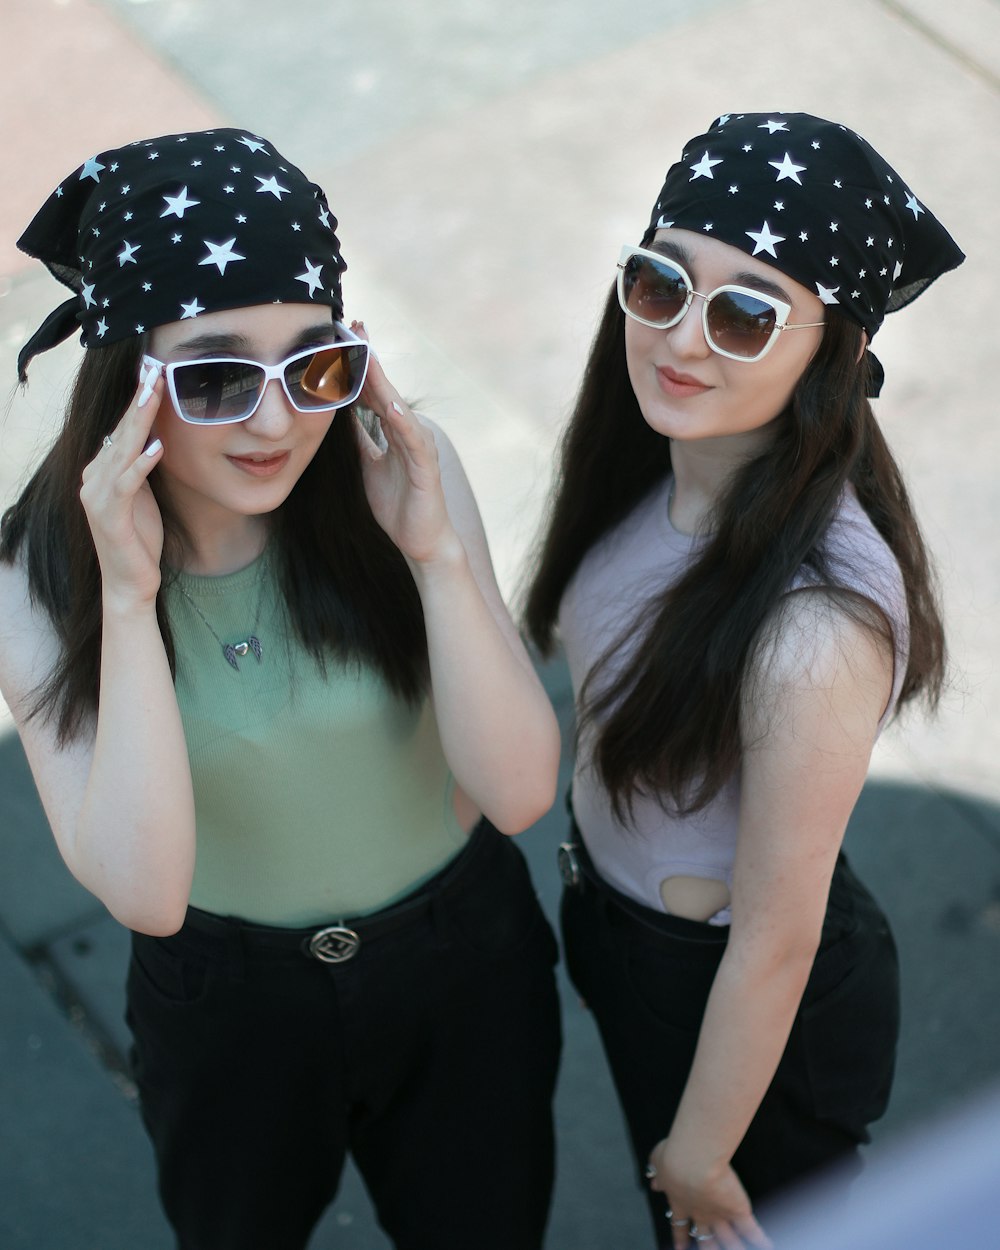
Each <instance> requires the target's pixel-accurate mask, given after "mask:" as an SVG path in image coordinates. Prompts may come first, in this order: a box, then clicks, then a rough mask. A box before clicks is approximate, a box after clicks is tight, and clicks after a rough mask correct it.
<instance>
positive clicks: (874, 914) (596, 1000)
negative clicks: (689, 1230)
mask: <svg viewBox="0 0 1000 1250" xmlns="http://www.w3.org/2000/svg"><path fill="white" fill-rule="evenodd" d="M574 841H575V842H576V843H577V844H579V842H580V836H579V833H578V832H576V831H574ZM577 855H578V857H580V859H581V863H582V864H583V866H584V868H585V871H584V873H583V876H582V879H581V883H580V885H578V886H575V887H573V886H570V887H567V888H566V889H565V891H564V893H563V900H562V931H563V940H564V949H565V956H566V964H567V969H568V971H569V975H570V978H571V979H572V981H573V984H574V985H575V987H576V989H577V990H578V992H579V993H580V995H581V997H582V998H583V999H584V1001H585V1002H586V1004H587V1006H588V1007H589V1008H590V1009H591V1011H592V1013H593V1015H594V1018H595V1020H596V1022H597V1026H598V1029H599V1030H600V1034H601V1039H602V1041H603V1044H604V1050H605V1053H606V1055H607V1059H608V1063H609V1066H610V1068H611V1072H612V1076H613V1078H614V1082H615V1086H616V1089H617V1091H618V1096H619V1099H620V1101H621V1104H622V1108H623V1110H624V1112H625V1118H626V1120H627V1122H628V1127H629V1132H630V1135H631V1139H632V1147H633V1150H634V1152H635V1160H636V1167H637V1170H638V1175H639V1183H640V1185H641V1186H642V1188H643V1190H644V1192H645V1193H646V1194H647V1196H648V1199H649V1206H650V1211H651V1214H652V1217H653V1224H654V1228H655V1230H656V1245H657V1246H660V1247H670V1246H671V1245H672V1242H671V1237H670V1231H669V1226H668V1224H667V1220H666V1219H665V1218H664V1211H665V1209H666V1202H665V1201H664V1198H663V1195H662V1194H656V1193H653V1192H652V1191H651V1190H650V1189H649V1185H648V1182H647V1181H646V1180H645V1179H644V1177H643V1171H644V1169H645V1166H646V1163H647V1161H648V1158H649V1152H650V1151H651V1149H652V1148H653V1146H655V1145H656V1143H657V1142H659V1141H661V1140H662V1139H663V1138H664V1137H666V1136H667V1134H668V1132H669V1131H670V1126H671V1124H672V1123H673V1118H674V1114H675V1112H676V1110H677V1105H678V1103H679V1101H680V1097H681V1094H682V1093H683V1091H684V1085H685V1082H686V1081H687V1077H688V1073H689V1071H690V1068H691V1063H692V1060H693V1058H694V1052H695V1047H696V1045H697V1041H698V1031H699V1029H700V1027H701V1020H702V1016H703V1014H704V1010H705V1005H706V1002H707V1000H708V995H709V992H710V990H711V988H712V982H713V979H714V977H715V973H716V970H717V968H718V966H719V962H720V960H721V959H722V956H723V953H724V952H725V948H726V942H727V941H728V937H729V929H728V926H719V925H710V924H703V923H700V922H697V921H691V920H685V919H683V918H682V917H678V916H668V915H664V914H663V913H661V912H655V911H653V910H651V909H648V908H645V907H643V906H641V905H640V904H638V903H634V902H632V901H631V900H630V899H626V898H625V897H624V896H622V895H620V894H618V893H617V891H615V890H613V889H612V888H611V887H610V886H608V885H607V884H606V883H603V882H602V883H601V884H600V885H597V884H595V881H599V878H597V874H596V871H595V869H594V868H593V865H592V864H591V863H590V861H589V858H588V857H587V855H586V852H585V851H584V850H583V848H582V846H581V847H579V848H578V850H577ZM898 1032H899V976H898V965H897V959H896V947H895V943H894V941H893V938H892V934H891V933H890V931H889V926H888V923H887V921H886V919H885V916H884V915H883V913H882V912H881V910H880V909H879V907H878V905H877V904H876V902H875V901H874V899H873V898H872V896H871V895H870V894H869V893H868V891H867V890H866V889H865V887H864V886H863V885H862V884H861V882H860V881H859V880H858V878H857V877H856V876H855V875H854V873H853V872H852V870H851V868H850V867H849V865H848V863H847V860H846V858H845V857H844V856H843V855H841V856H840V858H839V860H838V862H837V866H836V869H835V871H834V876H833V881H832V884H831V889H830V900H829V904H828V906H827V913H826V918H825V922H824V926H823V937H822V942H821V945H820V949H819V952H818V953H817V956H816V960H815V963H814V965H813V970H812V973H811V975H810V978H809V982H808V984H807V987H806V990H805V993H804V995H803V999H802V1004H801V1006H800V1008H799V1011H798V1013H797V1015H796V1017H795V1022H794V1024H793V1026H792V1031H791V1035H790V1037H789V1040H788V1044H787V1046H786V1048H785V1053H784V1055H783V1057H782V1059H781V1063H780V1064H779V1067H778V1070H777V1072H776V1074H775V1077H774V1079H773V1081H772V1082H771V1085H770V1088H769V1089H768V1091H767V1093H766V1095H765V1096H764V1100H763V1102H762V1103H761V1106H760V1108H759V1110H758V1112H757V1114H756V1116H755V1117H754V1119H753V1121H752V1123H751V1125H750V1127H749V1129H748V1130H747V1134H746V1136H745V1137H744V1139H743V1142H742V1143H741V1145H740V1147H739V1149H738V1150H737V1152H736V1154H735V1156H734V1158H733V1167H734V1168H735V1170H736V1173H737V1175H738V1176H739V1177H740V1180H741V1181H742V1183H743V1185H744V1186H745V1188H746V1189H747V1191H748V1193H749V1195H750V1198H751V1200H752V1201H753V1202H754V1204H755V1205H756V1204H757V1203H759V1202H760V1200H761V1199H765V1198H769V1197H773V1196H774V1195H775V1194H776V1193H778V1192H779V1191H780V1190H782V1189H784V1188H786V1187H787V1186H789V1185H791V1184H793V1183H796V1182H798V1181H800V1180H803V1179H804V1178H805V1177H806V1176H808V1175H809V1174H810V1173H812V1172H815V1171H817V1170H819V1169H820V1168H823V1167H825V1166H827V1165H829V1164H832V1163H834V1162H838V1163H840V1164H842V1165H844V1166H845V1170H846V1171H847V1172H850V1170H851V1165H852V1162H853V1163H855V1164H856V1165H857V1166H860V1162H859V1156H858V1146H859V1145H860V1144H861V1143H863V1142H866V1141H868V1140H869V1135H868V1131H867V1125H868V1124H870V1123H871V1122H872V1121H873V1120H876V1119H878V1117H879V1116H880V1115H881V1114H882V1113H883V1112H884V1110H885V1108H886V1105H887V1103H888V1098H889V1091H890V1088H891V1085H892V1075H893V1068H894V1064H895V1053H896V1040H897V1036H898Z"/></svg>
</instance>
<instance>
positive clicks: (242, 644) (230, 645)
mask: <svg viewBox="0 0 1000 1250" xmlns="http://www.w3.org/2000/svg"><path fill="white" fill-rule="evenodd" d="M259 580H260V583H261V593H260V594H259V595H258V596H257V613H256V615H257V618H258V620H259V619H260V607H261V599H262V597H263V593H264V587H263V578H261V579H259ZM174 585H175V586H176V587H177V589H178V590H179V591H180V592H181V594H182V595H183V596H184V598H185V599H186V600H187V601H188V603H190V605H191V606H192V608H194V610H195V611H196V612H197V613H198V615H199V616H200V617H201V619H202V620H203V621H204V623H205V625H206V627H207V628H208V632H209V633H210V634H211V635H212V637H213V638H214V639H215V641H216V642H217V643H218V644H219V646H220V647H221V648H222V654H223V656H224V657H225V660H226V663H227V664H230V665H232V667H233V668H235V669H236V671H237V672H239V671H240V666H239V663H238V662H237V656H239V657H240V659H242V658H243V657H244V656H246V655H249V654H250V652H251V651H252V652H253V653H254V655H255V656H256V657H257V663H258V664H259V663H260V662H261V658H262V657H263V655H264V648H263V646H262V645H261V641H260V639H259V638H258V637H257V635H256V634H248V635H247V636H246V638H243V639H241V640H240V641H239V642H223V641H222V639H221V638H220V637H219V635H218V634H217V633H216V632H215V630H214V629H213V628H212V623H211V621H209V619H208V617H207V616H206V615H205V613H204V612H202V610H201V608H199V607H198V605H197V604H196V603H195V601H194V600H193V599H192V598H191V596H190V595H189V594H188V592H187V591H186V590H185V589H184V587H183V586H182V585H181V584H180V582H175V583H174ZM254 628H256V626H255V627H254Z"/></svg>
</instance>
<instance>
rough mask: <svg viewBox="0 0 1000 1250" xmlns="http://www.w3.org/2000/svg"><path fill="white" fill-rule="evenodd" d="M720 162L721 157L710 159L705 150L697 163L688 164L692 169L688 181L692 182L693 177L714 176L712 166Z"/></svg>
mask: <svg viewBox="0 0 1000 1250" xmlns="http://www.w3.org/2000/svg"><path fill="white" fill-rule="evenodd" d="M721 164H722V160H721V158H717V159H716V160H712V158H711V157H710V156H709V154H708V153H707V152H706V153H705V155H704V156H703V157H702V158H701V160H700V161H699V162H698V163H697V165H692V166H690V168H691V169H692V170H693V173H692V175H691V178H690V179H689V181H690V182H694V180H695V178H714V177H715V174H713V173H712V166H713V165H721Z"/></svg>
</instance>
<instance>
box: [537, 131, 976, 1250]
mask: <svg viewBox="0 0 1000 1250" xmlns="http://www.w3.org/2000/svg"><path fill="white" fill-rule="evenodd" d="M962 259H963V256H962V253H961V251H960V250H959V249H958V247H957V246H956V245H955V243H954V241H953V240H952V239H951V237H950V236H949V235H948V233H947V232H946V231H945V230H944V228H943V227H942V226H941V225H940V223H939V222H938V221H937V220H936V218H935V217H934V216H933V215H932V214H931V212H930V211H929V210H928V209H927V208H926V207H925V206H924V205H923V203H922V202H920V201H919V200H918V199H917V198H916V197H915V196H914V195H913V193H912V192H911V191H910V190H909V187H908V186H907V185H906V184H904V183H903V181H902V179H901V178H900V177H899V175H898V174H896V173H895V171H894V170H892V169H891V168H890V166H889V165H888V164H887V163H886V162H885V161H884V160H883V159H882V158H881V157H880V156H879V155H878V154H877V153H876V152H875V151H874V150H873V149H872V148H871V147H870V146H869V145H868V144H867V143H866V142H865V141H864V140H863V139H861V138H860V136H858V135H857V134H855V133H853V132H851V131H849V130H847V129H846V128H845V127H842V126H838V125H836V124H834V123H831V122H827V121H823V120H821V119H819V118H815V117H811V116H808V115H806V114H782V113H775V114H738V115H727V116H724V117H721V118H719V119H718V120H717V121H716V122H715V123H713V125H712V126H711V127H710V128H709V130H708V131H707V132H706V133H705V134H703V135H700V136H697V137H696V138H694V139H692V140H691V142H690V143H689V144H688V145H687V146H686V148H685V150H684V152H683V154H682V156H681V158H680V160H679V161H678V162H677V163H676V164H675V165H673V166H672V167H671V169H670V170H669V172H668V174H667V177H666V182H665V184H664V186H663V189H662V190H661V192H660V195H659V197H658V199H657V202H656V205H655V207H654V209H653V212H652V216H651V219H650V222H649V226H648V229H647V230H646V233H645V234H644V235H643V237H642V239H641V242H640V244H639V246H631V245H629V246H626V247H624V248H623V249H622V253H621V257H620V260H619V266H618V282H617V289H616V290H615V291H613V292H612V293H611V296H610V298H609V300H608V303H607V306H606V308H605V312H604V316H603V319H602V321H601V323H600V326H599V329H598V332H597V336H596V338H595V341H594V345H593V348H592V351H591V356H590V360H589V363H588V366H587V371H586V374H585V377H584V381H583V386H582V389H581V393H580V397H579V400H578V402H577V406H576V410H575V413H574V415H573V418H572V420H571V423H570V426H569V429H568V431H567V433H566V436H565V442H564V448H563V458H562V468H561V476H560V480H559V484H558V488H557V491H556V495H555V499H554V503H553V507H552V513H551V517H550V521H549V526H548V531H547V534H546V536H545V540H544V544H543V547H542V551H541V556H540V564H539V567H538V569H537V571H536V574H535V578H534V582H533V585H532V587H531V591H530V595H529V600H528V607H527V621H528V626H529V630H530V632H531V634H532V635H533V637H534V639H535V641H536V642H537V643H538V644H539V646H540V647H541V648H542V650H543V651H548V650H550V649H551V648H552V646H553V645H554V641H555V638H556V635H557V633H558V635H559V636H560V637H561V639H562V641H563V643H564V645H565V648H566V654H567V658H568V661H569V665H570V670H571V674H572V677H573V683H574V689H575V693H576V697H577V711H578V742H577V765H576V772H575V776H574V781H573V795H572V797H573V808H574V817H575V819H574V822H573V826H572V833H571V837H570V839H569V841H568V843H567V844H566V845H565V846H564V848H563V849H562V856H563V868H564V876H565V877H566V879H567V889H566V892H565V894H564V901H563V917H562V919H563V931H564V939H565V945H566V954H567V962H568V966H569V971H570V974H571V976H572V978H573V980H574V983H575V985H576V987H577V988H578V990H579V991H580V994H581V996H582V998H583V999H584V1000H585V1001H586V1002H587V1004H588V1005H589V1007H590V1008H591V1009H592V1011H593V1013H594V1016H595V1019H596V1022H597V1024H598V1027H599V1029H600V1031H601V1036H602V1041H603V1043H604V1046H605V1050H606V1053H607V1056H608V1061H609V1063H610V1066H611V1069H612V1073H613V1075H614V1079H615V1083H616V1087H617V1090H618V1093H619V1096H620V1098H621V1101H622V1105H623V1109H624V1111H625V1114H626V1118H627V1120H628V1124H629V1128H630V1132H631V1136H632V1142H633V1146H634V1150H635V1154H636V1161H637V1167H638V1169H639V1170H640V1171H641V1172H642V1173H644V1175H645V1178H646V1179H647V1180H648V1182H649V1202H650V1209H651V1211H652V1214H653V1219H654V1226H655V1229H656V1244H657V1245H658V1246H661V1247H668V1246H675V1247H678V1248H679V1250H685V1248H686V1247H687V1246H689V1245H690V1244H692V1242H695V1241H698V1242H708V1243H709V1244H710V1246H713V1247H714V1246H715V1245H719V1246H723V1247H725V1250H738V1248H739V1247H742V1246H767V1245H769V1244H770V1243H769V1241H768V1238H767V1235H766V1232H765V1231H764V1229H763V1228H762V1227H761V1225H760V1223H759V1222H758V1220H757V1218H756V1216H755V1214H754V1205H755V1204H756V1203H757V1202H758V1201H759V1200H760V1199H762V1198H764V1197H766V1196H768V1195H771V1194H773V1193H774V1192H775V1191H777V1190H779V1189H781V1188H782V1187H784V1186H787V1185H789V1184H790V1183H791V1182H793V1181H796V1180H798V1179H799V1178H801V1177H802V1176H804V1175H806V1174H807V1173H809V1172H811V1171H814V1170H815V1169H817V1168H819V1167H821V1166H823V1165H826V1164H828V1163H830V1162H832V1161H833V1160H841V1161H843V1160H844V1159H845V1158H846V1159H847V1160H851V1159H856V1158H857V1153H858V1151H857V1148H858V1145H859V1144H860V1143H862V1142H864V1141H865V1140H867V1128H866V1126H867V1124H868V1123H870V1122H871V1121H872V1120H873V1119H875V1118H876V1117H877V1116H878V1115H880V1114H881V1113H882V1111H883V1110H884V1108H885V1105H886V1102H887V1099H888V1094H889V1088H890V1085H891V1080H892V1069H893V1062H894V1054H895V1044H896V1035H897V1030H898V977H897V969H896V955H895V948H894V945H893V941H892V937H891V934H890V932H889V929H888V926H887V924H886V922H885V918H884V916H883V915H882V913H881V912H880V910H879V909H878V907H877V905H876V904H875V903H874V901H873V900H872V898H871V896H870V895H869V894H868V892H867V891H866V890H865V888H864V887H863V886H862V885H861V883H860V882H859V881H858V880H857V878H856V877H855V876H854V875H853V873H852V872H851V870H850V868H849V866H848V865H847V862H846V860H845V858H844V856H843V853H842V851H841V841H842V838H843V834H844V830H845V827H846V825H847V821H848V818H849V816H850V814H851V811H852V808H853V807H854V804H855V801H856V800H857V797H858V793H859V791H860V789H861V786H862V784H863V782H864V779H865V774H866V772H867V768H868V762H869V757H870V754H871V751H872V747H873V744H874V742H875V739H876V737H877V735H878V733H879V731H880V729H881V727H882V725H883V724H884V723H885V722H886V720H887V719H888V718H889V717H890V716H891V715H892V714H893V712H894V711H895V709H896V708H897V706H899V705H901V704H903V703H905V702H907V701H909V700H911V699H913V698H914V697H916V696H918V695H923V696H926V697H929V699H930V700H931V701H932V702H933V699H934V697H935V695H936V694H937V691H938V689H939V687H940V683H941V678H942V667H943V655H944V642H943V634H942V628H941V621H940V618H939V615H938V612H937V608H936V605H935V602H934V596H933V593H932V590H931V585H930V577H929V570H928V562H927V557H926V553H925V550H924V546H923V543H922V541H921V538H920V534H919V530H918V528H917V524H916V522H915V520H914V517H913V515H912V512H911V510H910V506H909V502H908V500H907V496H906V492H905V489H904V487H903V485H902V482H901V480H900V477H899V473H898V470H897V468H896V465H895V462H894V461H893V458H892V455H891V453H890V451H889V449H888V448H887V446H886V444H885V442H884V440H883V438H882V435H881V433H880V431H879V428H878V425H877V423H876V422H875V419H874V416H873V413H872V409H871V406H870V404H869V402H868V397H869V396H873V395H876V394H877V393H878V389H879V386H880V384H881V380H882V371H881V368H880V367H879V365H878V362H877V361H876V360H875V358H874V357H873V356H872V354H871V352H870V351H869V350H868V347H869V343H870V340H871V338H872V336H873V335H874V333H875V332H876V330H877V329H878V327H879V325H880V324H881V322H882V320H883V318H884V316H885V314H886V313H887V312H891V311H894V310H896V309H897V308H900V307H902V306H904V305H905V304H907V303H909V302H910V301H911V300H912V299H914V298H915V297H916V296H917V295H918V294H919V293H920V292H921V291H922V290H923V289H924V287H926V286H927V285H928V284H929V283H930V282H932V281H933V280H934V279H935V278H937V277H938V276H940V275H941V274H942V273H945V272H947V271H948V270H950V269H952V268H954V267H955V266H957V265H958V264H960V263H961V261H962Z"/></svg>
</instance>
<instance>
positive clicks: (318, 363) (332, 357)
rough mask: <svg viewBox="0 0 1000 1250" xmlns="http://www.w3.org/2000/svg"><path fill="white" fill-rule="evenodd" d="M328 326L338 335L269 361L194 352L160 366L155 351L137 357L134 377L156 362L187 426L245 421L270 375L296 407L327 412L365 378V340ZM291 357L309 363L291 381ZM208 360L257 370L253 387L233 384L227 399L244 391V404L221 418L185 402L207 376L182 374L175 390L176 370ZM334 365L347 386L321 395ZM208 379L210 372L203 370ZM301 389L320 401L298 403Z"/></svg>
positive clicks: (219, 387) (218, 391)
mask: <svg viewBox="0 0 1000 1250" xmlns="http://www.w3.org/2000/svg"><path fill="white" fill-rule="evenodd" d="M334 325H335V328H336V330H337V332H338V334H339V335H340V337H339V338H338V339H337V340H336V341H334V342H332V343H323V344H319V345H317V346H315V347H307V348H305V349H304V350H302V351H299V352H293V354H292V355H291V356H288V357H286V358H285V359H284V360H281V361H278V362H277V363H276V364H273V365H268V364H265V363H263V362H262V361H260V360H251V359H250V358H248V357H242V356H204V357H196V358H194V359H192V360H175V361H171V362H170V363H169V364H166V365H165V364H164V363H163V361H161V360H157V359H156V357H155V356H149V355H147V356H143V359H142V366H141V368H140V372H139V381H140V382H143V381H145V378H146V374H147V372H148V370H149V369H150V368H151V367H152V366H156V367H157V368H159V369H160V370H161V372H163V373H165V374H166V379H167V389H168V391H169V393H170V399H171V402H172V404H173V407H174V411H175V412H176V413H177V415H178V416H179V417H180V419H181V420H182V421H184V422H186V423H187V424H188V425H233V424H236V423H237V422H240V421H249V419H250V418H251V417H252V416H253V414H254V413H255V412H256V411H257V409H258V408H259V407H260V403H261V400H262V399H263V398H264V392H265V390H266V389H267V384H268V383H269V382H271V381H272V380H277V381H279V382H280V383H281V387H282V390H283V391H284V392H285V395H286V396H287V398H288V402H289V403H290V404H291V405H292V407H293V408H294V409H295V410H296V412H304V413H311V412H330V411H332V410H334V409H337V408H346V407H347V406H348V405H349V404H353V403H354V402H355V400H356V399H357V398H358V396H359V395H360V394H361V391H362V388H363V387H364V384H365V378H366V376H367V374H368V361H369V358H370V348H369V345H368V342H367V341H366V340H365V339H363V338H360V337H359V336H358V335H356V334H355V333H354V332H353V331H352V330H349V329H348V328H347V327H346V326H345V325H343V324H341V323H340V322H335V323H334ZM345 356H346V360H345ZM353 356H358V357H360V358H361V360H360V364H357V365H356V366H355V367H354V368H353V370H352V371H351V372H350V373H345V369H350V367H351V364H352V363H354V362H353V361H352V359H351V358H352V357H353ZM297 361H308V362H309V363H308V364H306V365H305V366H304V367H303V368H302V370H301V373H300V374H299V376H298V377H297V379H296V380H295V381H294V382H290V381H289V377H288V370H289V368H290V367H291V366H293V365H294V364H295V363H296V362H297ZM211 365H219V366H223V368H224V367H225V366H233V365H243V366H248V367H249V368H250V369H252V370H257V371H259V373H257V374H256V376H255V381H256V389H253V388H251V387H248V386H242V387H240V386H237V388H236V389H235V390H234V391H233V392H232V394H230V395H229V396H228V398H230V399H234V398H235V397H237V396H240V395H245V396H246V398H247V402H248V404H249V406H248V407H246V410H245V411H241V412H239V413H236V414H234V415H227V416H221V417H220V416H213V417H198V416H192V415H190V410H191V401H192V399H196V398H198V399H200V395H199V392H201V391H202V390H204V389H205V381H206V380H208V379H204V377H203V379H202V380H201V381H200V382H199V383H197V384H192V385H190V386H184V384H183V376H182V385H181V387H180V389H179V388H178V384H177V375H178V374H179V373H180V374H182V375H183V371H184V370H202V369H204V367H205V366H211ZM334 369H336V370H337V378H338V380H344V381H349V386H347V388H346V390H344V392H343V394H337V395H336V396H335V398H333V399H329V398H324V394H323V391H324V387H325V386H328V385H329V378H330V375H331V371H332V370H334ZM311 375H312V376H311ZM195 377H197V375H195ZM210 378H211V375H209V379H210ZM224 379H225V373H224V372H222V371H220V377H219V380H218V382H217V383H215V384H214V386H213V390H214V392H215V395H216V397H217V406H218V402H221V400H222V399H223V398H226V395H225V387H224V385H223V381H224ZM244 380H246V379H244ZM303 394H306V395H310V396H315V397H316V398H317V399H319V401H320V402H318V403H312V402H310V403H308V404H303V403H302V402H301V399H302V396H303Z"/></svg>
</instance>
